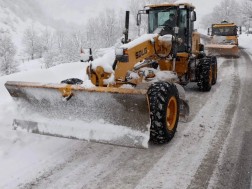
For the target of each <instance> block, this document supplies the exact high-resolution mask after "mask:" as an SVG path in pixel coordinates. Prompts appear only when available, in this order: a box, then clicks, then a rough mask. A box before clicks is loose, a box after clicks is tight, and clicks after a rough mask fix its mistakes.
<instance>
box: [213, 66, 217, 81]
mask: <svg viewBox="0 0 252 189" xmlns="http://www.w3.org/2000/svg"><path fill="white" fill-rule="evenodd" d="M214 67H215V69H214V77H215V79H216V78H217V64H215V65H214Z"/></svg>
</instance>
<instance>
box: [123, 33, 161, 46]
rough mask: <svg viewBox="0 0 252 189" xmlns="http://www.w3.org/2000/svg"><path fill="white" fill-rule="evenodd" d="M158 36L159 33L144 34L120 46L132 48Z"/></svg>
mask: <svg viewBox="0 0 252 189" xmlns="http://www.w3.org/2000/svg"><path fill="white" fill-rule="evenodd" d="M157 36H158V34H144V35H142V36H140V37H139V38H137V39H135V40H133V41H131V42H129V43H127V44H124V45H122V46H121V47H120V48H121V49H130V48H132V47H135V46H137V45H139V44H142V43H143V42H145V41H152V40H153V39H154V38H155V37H157Z"/></svg>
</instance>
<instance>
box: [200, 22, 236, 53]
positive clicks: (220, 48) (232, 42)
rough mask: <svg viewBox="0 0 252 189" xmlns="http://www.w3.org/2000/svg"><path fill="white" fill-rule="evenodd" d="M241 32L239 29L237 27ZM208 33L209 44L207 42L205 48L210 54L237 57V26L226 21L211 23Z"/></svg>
mask: <svg viewBox="0 0 252 189" xmlns="http://www.w3.org/2000/svg"><path fill="white" fill-rule="evenodd" d="M239 32H240V33H241V29H239ZM208 35H210V36H211V42H210V44H207V45H206V46H205V47H206V50H207V52H208V54H210V55H220V56H232V57H239V47H238V44H239V43H238V27H237V25H236V24H234V23H228V22H226V21H223V22H221V23H220V24H212V27H211V29H210V28H209V29H208Z"/></svg>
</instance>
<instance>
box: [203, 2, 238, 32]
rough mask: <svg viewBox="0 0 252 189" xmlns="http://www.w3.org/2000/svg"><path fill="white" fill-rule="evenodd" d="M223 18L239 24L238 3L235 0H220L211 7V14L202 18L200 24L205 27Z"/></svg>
mask: <svg viewBox="0 0 252 189" xmlns="http://www.w3.org/2000/svg"><path fill="white" fill-rule="evenodd" d="M223 20H226V21H228V22H234V23H236V24H237V25H239V24H241V21H242V18H241V17H240V4H239V3H238V2H237V1H236V0H222V1H221V2H220V4H219V5H217V6H215V7H214V8H213V12H212V13H211V14H208V15H206V16H205V17H204V18H203V19H202V21H201V24H202V26H203V27H205V28H207V27H209V26H211V25H212V24H213V23H220V22H221V21H223Z"/></svg>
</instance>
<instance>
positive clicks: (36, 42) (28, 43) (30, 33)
mask: <svg viewBox="0 0 252 189" xmlns="http://www.w3.org/2000/svg"><path fill="white" fill-rule="evenodd" d="M23 43H24V46H25V52H26V53H27V54H28V55H29V56H31V59H32V60H33V59H34V58H35V55H41V54H40V53H41V48H42V45H41V40H40V38H39V35H38V33H37V32H36V30H35V29H34V27H33V26H30V27H28V28H27V29H26V30H25V31H24V36H23Z"/></svg>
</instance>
